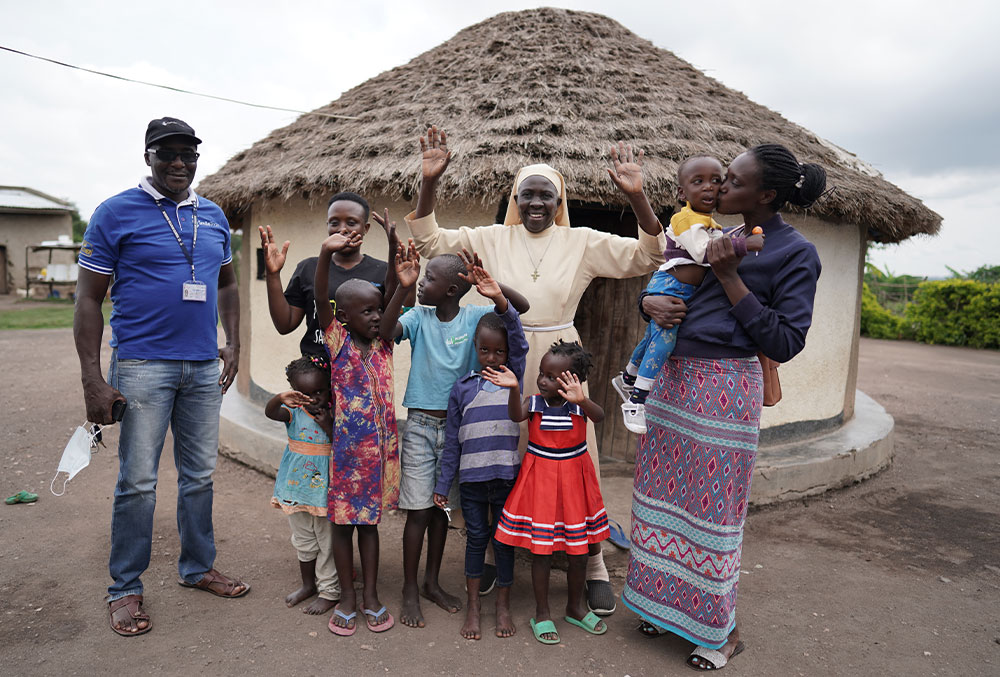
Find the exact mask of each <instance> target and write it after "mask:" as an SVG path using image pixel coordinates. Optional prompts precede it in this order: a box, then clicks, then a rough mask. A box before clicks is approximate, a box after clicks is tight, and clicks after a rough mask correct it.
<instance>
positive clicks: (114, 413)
mask: <svg viewBox="0 0 1000 677" xmlns="http://www.w3.org/2000/svg"><path fill="white" fill-rule="evenodd" d="M126 409H128V402H126V401H125V400H115V402H114V404H112V405H111V418H112V419H114V421H115V422H116V423H117V422H118V421H121V420H122V418H123V417H124V416H125V410H126Z"/></svg>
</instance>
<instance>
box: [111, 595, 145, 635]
mask: <svg viewBox="0 0 1000 677" xmlns="http://www.w3.org/2000/svg"><path fill="white" fill-rule="evenodd" d="M122 609H125V613H127V614H128V617H129V618H130V619H131V620H132V621H133V622H134V623H135V631H134V632H133V631H130V630H122V629H121V628H118V627H115V614H116V613H118V612H119V611H121V610H122ZM118 615H119V619H118V622H119V623H121V622H122V621H123V620H125V619H124V618H121V614H118ZM108 621H109V623H110V624H111V629H112V630H114V632H115V634H117V635H121V636H122V637H136V636H138V635H145V634H146V633H147V632H149V631H150V630H152V629H153V622H152V621H150V620H149V614H147V613H146V611H145V610H144V609H143V608H142V595H125V596H124V597H122V598H120V599H116V600H114V601H113V602H108ZM139 621H146V627H144V628H140V627H139Z"/></svg>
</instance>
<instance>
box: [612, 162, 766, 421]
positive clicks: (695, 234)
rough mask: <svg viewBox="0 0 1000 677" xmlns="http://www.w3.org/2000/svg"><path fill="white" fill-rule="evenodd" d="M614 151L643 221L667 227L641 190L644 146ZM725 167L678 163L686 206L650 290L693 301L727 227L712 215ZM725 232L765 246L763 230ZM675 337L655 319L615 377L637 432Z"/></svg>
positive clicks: (748, 244)
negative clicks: (711, 246)
mask: <svg viewBox="0 0 1000 677" xmlns="http://www.w3.org/2000/svg"><path fill="white" fill-rule="evenodd" d="M611 154H612V158H613V161H614V170H611V169H609V170H608V173H609V174H610V175H611V179H612V181H614V183H615V185H617V186H618V187H619V188H621V189H622V191H623V192H624V193H625V194H626V196H628V199H629V202H630V203H631V205H632V211H633V212H635V215H636V218H637V219H638V220H639V223H640V224H649V223H655V224H656V225H657V226H659V227H661V228H662V226H661V225H660V222H659V219H657V218H656V214H654V213H653V208H652V207H651V206H650V204H649V201H648V200H647V199H646V195H645V194H644V193H643V192H642V167H641V162H642V151H639V154H638V156H636V157H635V158H634V160H635V161H633V155H632V147H631V146H627V145H625V144H623V143H619V144H618V148H614V147H612V149H611ZM723 172H724V170H723V168H722V163H721V162H719V161H718V160H716V159H715V158H713V157H706V156H694V157H689V158H688V159H687V160H684V161H683V162H682V163H681V164H680V166H679V167H678V168H677V199H678V200H679V201H680V202H681V204H682V205H684V206H683V207H682V208H681V210H680V211H679V212H677V213H676V214H674V215H673V216H672V217H671V219H670V226H669V227H668V228H667V231H666V233H667V249H666V251H665V252H664V258H665V259H666V263H664V264H663V265H662V266H660V268H659V270H657V271H656V272H655V273H653V277H652V278H651V279H650V281H649V285H648V286H647V287H646V292H645V293H646V294H647V295H666V296H674V297H677V298H679V299H681V300H682V301H688V300H689V299H690V298H691V295H692V294H694V292H695V290H696V289H697V287H698V285H700V284H701V282H702V280H703V279H705V273H706V271H707V269H708V267H709V264H708V262H707V261H705V252H706V250H707V249H708V243H709V241H710V240H713V239H715V238H719V237H723V236H724V234H723V230H722V226H721V225H719V224H718V223H716V221H715V220H714V219H713V218H712V211H713V210H714V209H715V203H716V200H717V199H718V195H719V186H721V185H722V180H723ZM725 235H728V236H729V237H730V238H732V240H733V245H734V247H735V249H736V253H737V255H739V256H746V253H747V251H760V250H761V249H762V248H763V246H764V236H763V235H759V234H754V235H751V236H749V237H744V236H743V230H742V227H741V228H736V229H733V230H731V231H729V232H728V233H725ZM676 342H677V327H673V328H672V329H664V328H663V327H661V326H660V325H658V324H656V323H655V322H650V323H649V324H647V325H646V333H645V335H644V336H643V338H642V340H641V341H640V342H639V345H637V346H636V347H635V350H634V351H633V352H632V357H631V359H630V360H629V363H628V365H626V367H625V370H624V371H622V372H621V373H620V374H618V375H617V376H615V377H614V378H613V379H612V381H611V384H612V385H613V386H614V388H615V390H616V391H617V392H618V394H619V396H621V398H622V399H623V400H625V402H624V404H622V416H623V418H624V422H625V427H626V428H628V429H629V430H631V431H632V432H634V433H640V434H644V433H645V432H646V397H647V396H648V395H649V390H650V388H651V387H652V385H653V381H654V380H655V379H656V375H657V374H659V373H660V369H662V368H663V365H664V363H665V362H666V361H667V358H669V357H670V355H671V353H672V352H673V350H674V344H675V343H676Z"/></svg>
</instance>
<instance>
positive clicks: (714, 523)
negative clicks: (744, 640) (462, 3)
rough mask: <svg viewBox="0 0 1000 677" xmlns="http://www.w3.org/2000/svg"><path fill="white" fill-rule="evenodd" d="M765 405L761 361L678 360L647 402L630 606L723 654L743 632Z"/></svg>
mask: <svg viewBox="0 0 1000 677" xmlns="http://www.w3.org/2000/svg"><path fill="white" fill-rule="evenodd" d="M762 400H763V385H762V381H761V370H760V363H759V362H758V361H757V358H756V357H750V358H739V359H702V358H684V357H682V358H671V359H669V360H667V364H666V365H665V366H664V368H663V369H662V370H661V372H660V375H659V376H658V377H657V380H656V382H655V385H654V386H653V390H652V392H651V393H650V395H649V398H648V399H647V400H646V422H647V426H648V429H649V431H648V432H647V433H646V434H645V435H643V436H641V437H640V438H639V448H638V452H637V453H636V463H635V483H634V486H633V493H632V529H631V540H632V549H631V552H630V556H629V566H628V575H627V578H626V581H625V590H624V592H623V594H622V599H623V600H624V602H625V605H626V606H628V607H629V608H630V609H632V610H633V611H635V612H636V613H637V614H639V615H640V616H641V617H642V618H643V619H644V620H646V621H648V622H650V623H652V624H654V625H656V626H658V627H660V628H664V629H666V630H669V631H670V632H673V633H674V634H677V635H680V636H681V637H684V638H685V639H688V640H690V641H692V642H694V643H695V644H698V645H700V646H705V647H710V648H713V649H718V648H720V647H722V646H723V645H724V644H725V643H726V638H727V637H728V636H729V633H730V632H731V631H732V629H733V627H734V626H735V625H736V591H737V583H738V581H739V573H740V554H741V551H742V547H743V523H744V520H745V519H746V512H747V498H748V496H749V494H750V477H751V474H752V473H753V467H754V463H755V461H756V458H757V438H758V434H759V431H760V412H761V406H762Z"/></svg>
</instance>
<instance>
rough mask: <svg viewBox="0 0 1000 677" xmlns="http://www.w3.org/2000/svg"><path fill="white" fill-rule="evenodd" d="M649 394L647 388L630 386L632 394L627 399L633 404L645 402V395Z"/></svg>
mask: <svg viewBox="0 0 1000 677" xmlns="http://www.w3.org/2000/svg"><path fill="white" fill-rule="evenodd" d="M648 396H649V391H648V390H643V389H642V388H638V387H636V388H632V396H631V397H629V399H628V401H629V402H632V403H633V404H646V397H648Z"/></svg>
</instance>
